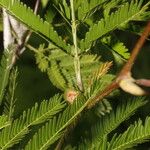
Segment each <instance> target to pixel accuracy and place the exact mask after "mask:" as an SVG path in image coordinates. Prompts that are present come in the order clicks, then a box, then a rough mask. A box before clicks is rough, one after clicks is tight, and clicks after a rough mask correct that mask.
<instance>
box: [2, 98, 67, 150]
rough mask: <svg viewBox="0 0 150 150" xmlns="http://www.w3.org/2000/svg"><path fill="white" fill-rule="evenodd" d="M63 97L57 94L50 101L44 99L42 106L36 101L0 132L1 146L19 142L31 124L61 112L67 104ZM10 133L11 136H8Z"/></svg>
mask: <svg viewBox="0 0 150 150" xmlns="http://www.w3.org/2000/svg"><path fill="white" fill-rule="evenodd" d="M61 98H62V97H61V96H59V95H56V96H54V97H53V98H51V99H50V100H49V101H43V102H42V103H41V104H40V106H38V104H37V103H36V104H35V106H33V107H32V108H31V109H28V110H27V111H24V112H23V115H21V117H19V118H18V119H16V120H14V121H13V123H12V124H11V126H8V127H6V128H4V129H3V130H2V132H1V133H0V148H1V149H7V148H9V147H11V146H13V145H14V144H17V143H18V142H19V141H20V140H21V139H22V138H23V137H24V136H25V135H26V134H27V133H28V132H29V127H30V126H32V125H37V124H39V123H43V122H44V121H46V120H48V119H50V118H52V117H53V116H54V115H56V114H57V113H58V112H60V111H61V110H62V109H63V108H64V106H65V104H64V102H61ZM8 133H9V136H6V135H7V134H8Z"/></svg>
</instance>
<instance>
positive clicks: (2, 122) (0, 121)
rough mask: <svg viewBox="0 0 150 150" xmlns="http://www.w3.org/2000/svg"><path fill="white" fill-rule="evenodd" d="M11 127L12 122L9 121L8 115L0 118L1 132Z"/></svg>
mask: <svg viewBox="0 0 150 150" xmlns="http://www.w3.org/2000/svg"><path fill="white" fill-rule="evenodd" d="M9 125H10V122H9V121H8V116H6V115H2V116H0V130H1V129H3V128H5V127H6V126H9Z"/></svg>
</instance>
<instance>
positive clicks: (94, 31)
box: [80, 1, 148, 50]
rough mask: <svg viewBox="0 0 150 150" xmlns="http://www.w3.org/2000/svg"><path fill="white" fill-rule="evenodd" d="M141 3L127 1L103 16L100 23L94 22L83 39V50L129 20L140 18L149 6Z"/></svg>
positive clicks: (81, 44) (81, 43)
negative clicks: (106, 15)
mask: <svg viewBox="0 0 150 150" xmlns="http://www.w3.org/2000/svg"><path fill="white" fill-rule="evenodd" d="M141 4H142V3H141V1H140V2H138V1H136V2H134V1H131V3H130V4H129V3H125V4H124V5H122V6H121V7H120V8H119V9H118V10H117V11H115V12H112V13H111V14H110V15H109V16H108V17H106V18H102V19H101V20H100V21H99V22H98V23H95V24H93V25H92V26H91V27H90V29H89V32H87V33H86V36H85V39H83V40H81V42H80V48H81V49H82V50H86V49H89V48H90V46H91V42H93V41H95V40H96V39H98V38H100V37H102V36H103V35H105V34H106V33H108V32H110V31H112V30H115V29H116V28H118V27H120V26H122V25H124V24H125V23H127V22H128V21H130V20H136V19H137V18H139V17H140V16H141V15H142V14H143V13H144V12H145V10H146V9H147V8H148V6H147V4H146V5H145V6H143V7H142V6H141Z"/></svg>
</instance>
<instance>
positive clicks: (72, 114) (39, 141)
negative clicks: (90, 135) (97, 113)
mask: <svg viewBox="0 0 150 150" xmlns="http://www.w3.org/2000/svg"><path fill="white" fill-rule="evenodd" d="M85 102H86V101H85V100H84V99H82V100H81V99H78V100H76V101H75V102H74V103H73V104H72V105H70V106H68V107H67V108H66V110H65V111H64V112H63V113H62V114H60V115H59V116H58V118H56V117H55V118H53V119H51V120H50V121H49V122H48V123H46V124H45V125H44V126H43V127H42V128H40V129H39V130H38V132H37V133H36V134H35V135H34V137H33V139H31V141H29V143H28V144H27V146H26V150H29V149H32V148H33V150H36V149H40V150H45V149H47V148H48V147H49V146H50V145H51V144H53V143H54V142H55V141H56V140H58V139H59V138H60V137H61V136H62V134H63V132H64V129H65V128H66V127H67V126H68V125H70V123H72V122H73V121H74V120H75V119H76V118H77V116H78V115H79V114H80V112H81V111H82V110H83V109H84V107H85ZM45 133H46V135H45Z"/></svg>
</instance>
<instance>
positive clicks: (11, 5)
mask: <svg viewBox="0 0 150 150" xmlns="http://www.w3.org/2000/svg"><path fill="white" fill-rule="evenodd" d="M0 5H1V6H3V7H4V8H5V9H7V10H8V12H9V13H10V14H11V15H13V16H14V17H16V18H17V19H18V20H20V21H21V22H22V23H24V24H25V25H27V26H29V27H30V28H31V29H32V30H34V31H35V32H36V33H39V34H40V35H43V37H44V36H45V37H47V38H49V40H50V41H52V42H53V43H55V44H56V45H57V46H59V47H61V48H62V49H64V50H66V51H68V52H69V51H70V46H67V45H66V43H65V42H64V41H63V40H62V38H61V37H60V36H58V34H57V32H56V31H54V29H53V27H52V25H51V24H49V23H48V22H46V21H44V20H43V19H42V18H40V17H39V16H36V15H35V14H34V13H33V10H32V9H30V8H29V7H27V6H26V5H25V4H23V3H22V2H20V1H19V0H13V2H12V1H11V0H0ZM31 20H32V21H31Z"/></svg>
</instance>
